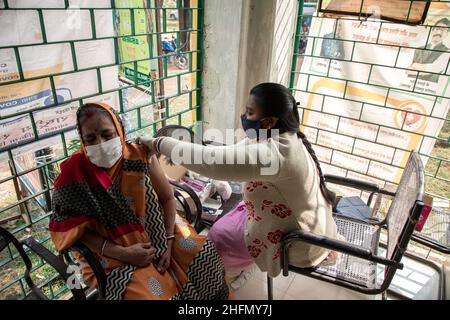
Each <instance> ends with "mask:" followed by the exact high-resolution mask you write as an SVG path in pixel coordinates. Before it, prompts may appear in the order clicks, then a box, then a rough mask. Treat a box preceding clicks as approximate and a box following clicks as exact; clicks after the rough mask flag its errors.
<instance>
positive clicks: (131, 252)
mask: <svg viewBox="0 0 450 320" xmlns="http://www.w3.org/2000/svg"><path fill="white" fill-rule="evenodd" d="M80 241H81V242H83V243H84V244H85V245H86V246H87V247H88V248H89V249H90V250H91V251H93V252H97V253H98V254H102V255H103V256H105V257H108V258H112V259H116V260H119V261H122V262H125V263H129V264H132V265H135V266H138V267H145V266H147V265H149V264H150V263H152V261H153V259H154V257H155V248H153V247H152V245H151V244H150V243H137V244H134V245H132V246H129V247H122V246H120V245H118V244H115V243H114V242H111V241H107V240H105V239H103V238H102V237H101V236H100V235H98V234H96V233H94V232H92V231H89V230H87V231H86V232H85V233H84V235H83V237H82V238H81V239H80Z"/></svg>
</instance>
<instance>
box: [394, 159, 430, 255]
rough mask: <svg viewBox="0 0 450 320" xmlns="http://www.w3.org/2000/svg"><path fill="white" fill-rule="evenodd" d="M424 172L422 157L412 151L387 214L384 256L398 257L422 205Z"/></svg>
mask: <svg viewBox="0 0 450 320" xmlns="http://www.w3.org/2000/svg"><path fill="white" fill-rule="evenodd" d="M424 184H425V175H424V169H423V164H422V161H421V160H420V157H419V155H418V154H417V153H416V152H412V153H411V155H410V157H409V159H408V162H407V164H406V167H405V169H404V172H403V175H402V178H401V180H400V184H399V185H398V187H397V192H396V194H395V197H394V199H393V200H392V203H391V206H390V208H389V211H388V214H387V227H388V248H387V258H389V259H392V260H396V261H400V260H401V258H402V256H403V252H404V250H405V249H406V247H407V245H408V242H409V240H410V238H411V235H412V233H413V232H414V227H415V225H416V223H417V221H418V219H419V216H420V213H421V211H422V208H423V195H424Z"/></svg>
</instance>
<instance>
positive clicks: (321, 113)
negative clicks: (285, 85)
mask: <svg viewBox="0 0 450 320" xmlns="http://www.w3.org/2000/svg"><path fill="white" fill-rule="evenodd" d="M449 19H450V4H448V3H438V4H433V5H432V6H431V7H430V10H429V13H428V16H427V23H428V24H429V26H408V25H404V24H397V23H389V22H383V23H382V24H381V23H380V22H379V21H370V20H368V21H359V20H353V19H352V18H349V17H346V18H345V19H332V18H320V17H314V18H313V21H312V24H311V28H310V31H309V37H310V40H309V41H308V46H307V48H306V56H305V57H304V61H303V64H302V68H301V73H300V76H299V81H298V84H297V88H296V89H297V90H298V91H296V97H297V99H298V100H299V101H301V106H302V107H303V108H304V109H305V110H304V112H303V119H302V124H303V125H304V127H303V129H304V130H305V132H306V133H307V134H308V135H309V137H310V138H311V139H312V140H313V141H316V142H317V144H318V145H319V147H318V149H319V151H318V154H319V156H320V157H321V160H322V161H324V162H327V163H329V164H330V165H331V166H333V165H335V166H336V167H339V168H344V169H350V170H352V171H353V172H359V173H361V174H365V175H369V176H371V177H373V178H375V179H377V178H378V179H380V180H383V181H388V182H394V183H398V182H399V179H400V177H401V174H402V170H401V169H399V168H398V167H404V165H405V164H406V161H407V159H408V156H409V152H408V151H411V150H417V151H420V153H421V154H424V155H429V154H430V153H431V151H432V149H433V146H434V143H435V141H436V140H435V139H433V138H432V137H437V136H438V135H439V133H440V131H441V129H442V127H443V125H444V122H445V120H444V119H445V118H446V115H447V113H448V109H449V106H450V99H449V98H450V91H449V87H450V86H449V84H450V78H449V75H450V73H449V72H450V70H449V58H450V49H449V48H450V32H449V26H450V21H449ZM311 39H314V41H312V40H311ZM333 150H334V152H333ZM423 160H424V162H426V158H425V157H424V159H423ZM327 167H328V166H327Z"/></svg>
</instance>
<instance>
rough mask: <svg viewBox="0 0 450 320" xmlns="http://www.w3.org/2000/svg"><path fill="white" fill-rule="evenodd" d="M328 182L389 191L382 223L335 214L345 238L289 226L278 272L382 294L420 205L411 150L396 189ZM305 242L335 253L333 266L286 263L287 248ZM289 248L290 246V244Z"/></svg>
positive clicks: (420, 173) (420, 184)
mask: <svg viewBox="0 0 450 320" xmlns="http://www.w3.org/2000/svg"><path fill="white" fill-rule="evenodd" d="M328 181H329V182H330V181H332V183H336V184H341V185H345V186H348V187H353V188H357V189H360V190H365V191H369V192H373V193H374V194H376V193H382V194H383V193H385V194H387V195H392V196H394V199H393V201H392V204H391V206H390V208H389V212H388V214H387V216H386V219H384V220H383V221H381V222H377V221H372V220H369V221H362V220H359V219H354V218H350V217H346V216H343V215H337V214H335V215H334V219H335V221H336V224H337V227H338V232H339V234H341V235H342V236H343V237H344V238H345V241H341V240H335V239H331V238H328V237H325V236H322V235H317V234H314V233H311V232H307V231H303V230H293V231H291V232H289V233H287V234H285V235H284V237H283V239H282V243H281V246H282V250H281V264H282V269H283V275H284V276H288V274H289V272H295V273H299V274H302V275H305V276H308V277H312V278H315V279H318V280H322V281H326V282H330V283H333V284H335V285H338V286H342V287H345V288H348V289H352V290H355V291H357V292H361V293H365V294H382V295H383V298H385V297H386V290H387V289H388V287H389V285H390V283H391V281H392V279H393V277H394V275H395V272H396V271H397V269H402V268H403V265H402V263H401V259H402V257H403V255H404V252H405V251H406V248H407V245H408V242H409V241H410V239H411V236H412V233H413V231H414V227H415V225H416V223H417V221H418V219H419V216H420V213H421V211H422V208H423V201H422V200H423V195H424V170H423V165H422V162H421V160H420V158H419V156H418V155H417V153H412V154H411V156H410V158H409V160H408V163H407V164H406V167H405V170H404V173H403V175H402V178H401V181H400V184H399V186H398V188H397V192H396V193H392V192H385V191H383V190H380V188H378V187H377V186H376V185H374V184H370V183H366V182H363V181H357V180H353V179H347V178H343V177H337V176H328ZM382 227H385V228H386V229H387V233H388V243H387V256H386V257H382V256H379V255H378V253H377V251H378V247H379V245H380V244H379V239H380V231H381V228H382ZM297 241H301V242H306V243H309V244H311V245H316V246H320V247H323V248H327V249H329V250H334V251H337V252H339V254H338V258H337V260H336V263H335V264H333V265H328V266H322V265H318V266H316V267H313V268H299V267H296V266H293V265H291V264H289V248H290V246H291V245H292V244H293V243H295V242H297ZM291 250H293V249H291ZM377 264H381V265H383V266H384V279H377V278H378V275H377ZM267 281H268V295H269V299H272V298H273V285H272V278H270V277H268V279H267Z"/></svg>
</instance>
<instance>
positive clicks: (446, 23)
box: [434, 18, 450, 27]
mask: <svg viewBox="0 0 450 320" xmlns="http://www.w3.org/2000/svg"><path fill="white" fill-rule="evenodd" d="M440 23H442V24H445V25H446V26H447V27H449V26H450V20H448V19H447V18H442V19H439V20H438V21H436V23H435V24H434V25H435V26H437V25H438V24H440Z"/></svg>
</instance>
